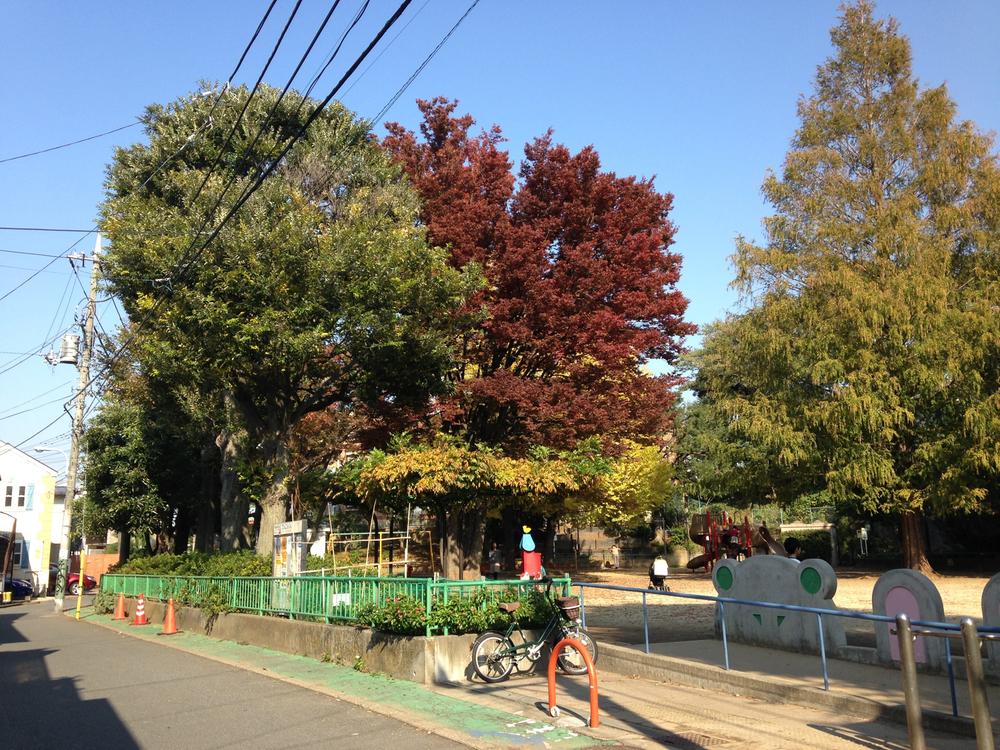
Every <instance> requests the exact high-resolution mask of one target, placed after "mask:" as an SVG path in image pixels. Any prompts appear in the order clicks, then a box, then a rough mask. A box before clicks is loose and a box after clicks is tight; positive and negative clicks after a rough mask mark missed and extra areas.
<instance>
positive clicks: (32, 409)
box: [0, 396, 66, 437]
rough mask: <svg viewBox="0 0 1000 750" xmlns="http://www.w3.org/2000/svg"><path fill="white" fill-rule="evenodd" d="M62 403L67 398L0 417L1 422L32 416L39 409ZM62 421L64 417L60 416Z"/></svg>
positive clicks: (56, 399)
mask: <svg viewBox="0 0 1000 750" xmlns="http://www.w3.org/2000/svg"><path fill="white" fill-rule="evenodd" d="M36 398H37V397H36ZM34 400H35V399H29V402H30V401H34ZM60 401H63V402H65V401H66V398H65V397H64V396H60V397H59V398H54V399H52V400H51V401H46V402H45V403H43V404H38V405H37V406H32V407H31V408H30V409H22V410H21V411H16V412H14V413H13V414H4V415H3V416H0V422H2V421H4V420H7V419H13V418H14V417H20V416H21V415H22V414H30V413H31V412H33V411H38V410H39V409H44V408H45V407H46V406H52V404H58V403H59V402H60ZM26 403H27V402H26ZM60 419H62V416H60ZM32 437H33V436H32Z"/></svg>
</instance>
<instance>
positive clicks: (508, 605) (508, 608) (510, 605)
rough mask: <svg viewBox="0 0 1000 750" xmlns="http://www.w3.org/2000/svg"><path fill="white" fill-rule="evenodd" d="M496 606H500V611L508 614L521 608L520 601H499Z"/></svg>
mask: <svg viewBox="0 0 1000 750" xmlns="http://www.w3.org/2000/svg"><path fill="white" fill-rule="evenodd" d="M497 606H498V607H499V608H500V611H501V612H506V613H507V614H508V615H512V614H514V613H515V612H517V610H519V609H520V608H521V602H500V604H498V605H497Z"/></svg>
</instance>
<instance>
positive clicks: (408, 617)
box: [358, 596, 427, 635]
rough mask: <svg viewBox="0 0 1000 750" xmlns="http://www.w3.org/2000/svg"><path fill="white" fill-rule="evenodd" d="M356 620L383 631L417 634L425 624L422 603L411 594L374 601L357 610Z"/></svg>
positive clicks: (422, 630) (422, 629)
mask: <svg viewBox="0 0 1000 750" xmlns="http://www.w3.org/2000/svg"><path fill="white" fill-rule="evenodd" d="M358 622H360V623H362V624H363V625H367V626H369V627H370V628H373V629H375V630H381V631H382V632H384V633H398V634H400V635H419V634H421V633H423V632H424V629H425V627H426V626H427V612H426V610H425V608H424V603H423V602H420V601H417V600H416V599H414V598H413V597H412V596H396V597H393V598H392V599H387V600H386V601H385V603H383V604H375V603H374V602H372V603H369V604H366V605H364V606H363V607H361V608H360V609H359V610H358Z"/></svg>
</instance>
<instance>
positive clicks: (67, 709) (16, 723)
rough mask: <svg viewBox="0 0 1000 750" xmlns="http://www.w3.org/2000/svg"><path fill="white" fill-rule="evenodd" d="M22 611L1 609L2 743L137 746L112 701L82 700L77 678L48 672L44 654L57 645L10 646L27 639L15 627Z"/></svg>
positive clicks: (124, 749)
mask: <svg viewBox="0 0 1000 750" xmlns="http://www.w3.org/2000/svg"><path fill="white" fill-rule="evenodd" d="M23 616H24V615H23V614H21V613H14V612H9V611H7V612H0V684H2V685H3V688H2V690H0V747H3V748H10V749H11V750H18V749H20V748H39V747H60V746H63V745H68V746H70V747H107V748H116V750H119V749H121V750H131V749H132V748H136V749H138V747H139V745H138V744H137V743H136V741H135V738H134V737H133V736H132V734H131V733H130V732H129V731H128V729H126V727H125V725H124V724H123V723H122V722H121V720H120V719H119V718H118V715H117V714H116V713H115V711H114V709H113V708H112V707H111V705H110V704H109V703H108V701H106V700H104V699H103V698H99V699H91V700H84V699H83V698H82V697H81V696H80V694H79V691H78V690H77V688H76V680H74V679H72V678H68V677H67V678H59V679H53V678H52V677H51V676H50V675H49V671H48V668H47V667H46V665H45V657H46V656H48V655H49V654H52V653H54V650H53V649H24V648H18V647H16V646H14V647H10V645H9V644H16V643H24V642H27V639H26V638H25V637H24V636H23V635H22V634H21V633H19V632H18V629H17V628H16V627H15V622H16V620H17V619H19V618H20V617H23Z"/></svg>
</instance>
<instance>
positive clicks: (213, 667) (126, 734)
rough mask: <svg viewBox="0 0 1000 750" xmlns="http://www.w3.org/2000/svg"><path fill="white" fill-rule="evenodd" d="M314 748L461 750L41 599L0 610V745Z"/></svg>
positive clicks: (10, 748) (121, 749)
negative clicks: (83, 618) (76, 616)
mask: <svg viewBox="0 0 1000 750" xmlns="http://www.w3.org/2000/svg"><path fill="white" fill-rule="evenodd" d="M66 603H67V606H68V605H69V603H70V599H68V598H67V600H66ZM73 604H75V599H74V600H73ZM320 746H328V747H329V746H339V747H346V748H372V749H373V750H374V749H375V748H378V750H385V748H392V747H405V748H408V749H409V748H435V749H436V748H455V747H461V746H460V745H457V744H455V743H453V742H450V741H449V740H446V739H443V738H440V737H437V736H435V735H429V734H427V733H426V732H423V731H420V730H418V729H415V728H413V727H411V726H409V725H406V724H403V723H402V722H398V721H395V720H393V719H389V718H386V717H384V716H381V715H379V714H375V713H372V712H369V711H365V710H364V709H362V708H358V707H356V706H353V705H351V704H348V703H344V702H342V701H339V700H336V699H334V698H330V697H328V696H325V695H321V694H318V693H314V692H311V691H309V690H305V689H303V688H299V687H295V686H293V685H289V684H287V683H284V682H279V681H277V680H271V679H268V678H267V677H262V676H260V675H257V674H253V673H250V672H245V671H243V670H240V669H235V668H232V667H228V666H225V665H222V664H218V663H216V662H214V661H209V660H207V659H202V658H199V657H197V656H192V655H189V654H186V653H182V652H179V651H176V650H174V649H167V648H162V647H159V646H157V645H155V644H150V643H145V642H143V641H141V640H137V639H134V638H129V637H127V636H122V635H119V634H117V633H114V632H113V631H110V630H106V629H103V628H99V627H94V626H91V625H87V624H84V623H76V622H73V621H72V620H71V619H69V618H68V617H66V616H64V615H60V614H57V613H55V612H54V611H53V609H52V604H51V601H47V602H37V603H33V604H24V605H20V606H11V607H5V608H3V609H0V748H5V749H7V750H20V749H21V748H25V749H27V748H31V749H32V750H36V749H37V748H61V747H69V748H82V749H84V750H86V749H88V748H101V750H109V749H110V750H128V749H129V748H163V749H164V750H168V749H169V750H189V749H191V750H194V749H195V748H284V749H286V750H287V749H290V748H299V747H320Z"/></svg>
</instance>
